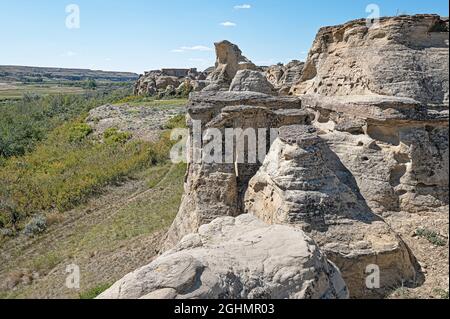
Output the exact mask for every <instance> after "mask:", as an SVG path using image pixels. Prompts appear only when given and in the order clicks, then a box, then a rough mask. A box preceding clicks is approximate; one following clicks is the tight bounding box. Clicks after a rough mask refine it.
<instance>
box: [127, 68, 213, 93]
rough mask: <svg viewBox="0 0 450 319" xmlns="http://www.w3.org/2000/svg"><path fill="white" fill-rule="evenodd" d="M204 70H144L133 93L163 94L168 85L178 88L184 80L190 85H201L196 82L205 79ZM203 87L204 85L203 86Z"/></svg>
mask: <svg viewBox="0 0 450 319" xmlns="http://www.w3.org/2000/svg"><path fill="white" fill-rule="evenodd" d="M206 76H207V74H206V73H205V72H198V71H197V69H162V70H155V71H149V72H146V73H145V74H144V75H141V76H140V77H139V79H138V80H137V82H136V84H135V86H134V94H135V95H156V94H158V93H161V94H164V92H166V90H167V89H168V87H171V88H178V87H179V86H180V85H181V84H182V83H184V82H185V81H189V82H190V83H191V85H192V86H197V85H202V84H198V82H201V81H204V80H206ZM203 87H204V86H203Z"/></svg>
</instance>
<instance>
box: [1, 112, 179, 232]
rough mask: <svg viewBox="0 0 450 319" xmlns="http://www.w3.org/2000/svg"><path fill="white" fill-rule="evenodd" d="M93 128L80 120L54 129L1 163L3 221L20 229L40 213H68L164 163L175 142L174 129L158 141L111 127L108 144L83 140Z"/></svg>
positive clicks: (8, 225)
mask: <svg viewBox="0 0 450 319" xmlns="http://www.w3.org/2000/svg"><path fill="white" fill-rule="evenodd" d="M74 132H77V134H75V136H76V137H80V136H85V135H86V134H87V133H88V132H89V130H88V129H87V127H86V126H84V125H82V124H80V123H79V122H78V121H74V122H69V123H67V124H64V125H62V126H59V127H58V128H56V129H55V130H53V131H52V132H51V133H50V134H49V135H48V138H47V139H46V140H45V141H43V142H41V143H40V144H39V145H38V146H37V147H36V149H35V150H34V151H33V152H31V153H28V154H26V155H25V156H22V157H11V158H9V159H7V160H6V162H5V165H4V166H3V167H0V180H1V181H2V183H1V184H0V199H2V200H0V202H1V203H7V202H8V203H10V204H9V205H3V206H4V207H1V206H0V216H2V217H1V219H2V221H3V222H2V223H3V224H5V226H6V227H9V228H12V229H13V230H16V226H18V227H19V228H22V227H23V226H24V225H23V221H24V220H25V219H26V217H28V216H33V215H34V214H35V213H36V212H50V211H54V212H65V211H67V210H70V209H72V208H74V207H77V206H78V205H80V204H83V203H85V202H86V200H87V199H88V198H89V197H90V196H92V195H94V194H97V193H99V192H100V191H101V190H102V189H103V188H104V187H105V186H106V185H109V184H115V183H119V182H121V181H123V180H124V179H126V178H127V177H128V176H131V175H132V174H133V173H135V172H137V171H139V170H141V169H143V168H146V167H149V166H151V165H157V164H164V163H166V162H167V161H168V160H169V152H170V149H171V147H172V145H173V144H174V142H172V141H170V138H169V137H170V134H169V133H170V132H165V133H164V134H162V136H161V138H160V139H159V140H158V141H157V142H154V143H146V142H140V141H129V138H130V135H129V134H128V133H123V132H118V131H117V130H109V131H108V132H105V139H107V140H108V142H106V143H101V142H100V141H97V140H95V139H86V138H84V139H80V138H77V139H76V140H77V141H78V142H77V143H73V140H74Z"/></svg>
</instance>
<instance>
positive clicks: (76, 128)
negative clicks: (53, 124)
mask: <svg viewBox="0 0 450 319" xmlns="http://www.w3.org/2000/svg"><path fill="white" fill-rule="evenodd" d="M92 131H93V130H92V127H90V126H89V125H88V124H86V123H79V124H75V125H73V126H72V127H70V128H69V140H70V141H71V142H81V141H82V140H84V139H85V138H86V137H87V136H88V135H89V134H91V133H92Z"/></svg>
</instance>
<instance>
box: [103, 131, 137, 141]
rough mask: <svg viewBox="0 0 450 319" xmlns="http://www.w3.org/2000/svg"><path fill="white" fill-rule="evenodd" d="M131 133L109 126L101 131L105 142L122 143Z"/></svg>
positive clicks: (129, 137)
mask: <svg viewBox="0 0 450 319" xmlns="http://www.w3.org/2000/svg"><path fill="white" fill-rule="evenodd" d="M131 137H132V135H131V133H129V132H120V131H119V130H118V129H117V128H114V127H111V128H109V129H107V130H106V131H105V132H104V133H103V138H104V139H105V141H106V142H107V143H119V144H123V143H125V142H127V141H128V140H129V139H131Z"/></svg>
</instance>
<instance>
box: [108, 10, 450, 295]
mask: <svg viewBox="0 0 450 319" xmlns="http://www.w3.org/2000/svg"><path fill="white" fill-rule="evenodd" d="M232 52H235V53H236V52H237V53H238V54H236V55H234V57H233V58H232V59H230V60H229V61H228V60H224V59H223V58H224V57H222V56H219V53H220V52H219V51H218V63H217V64H216V68H215V70H214V71H212V73H211V74H213V75H211V74H210V76H209V79H210V80H212V81H214V83H215V84H214V86H210V87H209V89H208V90H206V92H199V93H193V94H191V96H190V102H189V105H188V108H187V111H188V115H187V120H188V121H187V122H188V124H189V127H190V134H191V137H192V134H194V133H193V132H194V120H199V121H201V123H202V129H208V128H218V129H219V130H224V129H225V128H242V129H244V130H245V129H246V128H253V129H264V128H265V129H269V128H277V129H279V134H278V136H276V137H275V138H272V137H271V136H270V134H266V135H265V136H261V137H260V136H258V139H262V141H261V140H259V141H260V142H263V143H262V144H264V142H265V144H266V145H267V147H266V150H268V154H267V156H265V158H264V160H263V161H257V162H256V163H249V162H247V161H245V162H244V163H241V162H238V161H237V159H236V158H234V163H228V164H208V163H191V164H190V165H189V169H188V174H187V177H186V183H185V195H184V197H183V202H182V205H181V207H180V210H179V213H178V216H177V217H176V219H175V221H174V223H173V225H172V227H171V229H170V230H169V232H168V234H167V240H166V242H165V244H164V247H163V250H166V249H169V252H168V253H167V254H164V255H162V256H161V257H160V258H158V259H157V260H156V261H155V262H154V263H152V264H151V265H150V266H147V267H144V268H143V269H142V270H140V271H138V272H137V273H134V274H131V275H129V276H128V277H126V278H124V279H123V280H122V281H121V282H119V283H118V284H116V285H115V286H113V288H111V290H109V291H107V292H106V293H105V294H104V295H103V296H104V297H107V298H109V297H111V298H116V297H125V298H126V297H131V298H138V297H142V296H143V295H135V294H131V295H129V296H126V295H125V296H120V295H118V294H117V291H118V289H119V288H120V287H122V285H125V287H128V285H129V287H131V288H130V291H135V290H137V291H142V289H141V287H142V285H145V291H144V293H149V294H150V295H148V297H167V298H178V297H190V296H191V295H189V294H186V293H185V291H184V290H183V289H178V288H177V287H179V286H173V285H172V286H168V285H166V284H164V285H162V284H161V285H160V284H159V283H160V282H159V281H158V280H162V281H164V280H166V279H167V278H169V279H171V278H172V279H173V278H175V277H177V276H178V275H179V274H180V272H177V271H175V273H168V274H167V275H166V274H164V275H163V276H162V277H155V269H160V268H158V267H159V266H158V265H159V264H160V263H162V264H163V263H164V262H165V261H166V260H167V258H169V260H171V258H175V259H174V260H177V262H178V263H180V262H188V263H189V264H194V265H197V264H198V265H199V267H200V268H201V266H200V265H202V264H203V263H204V262H205V260H207V257H205V255H212V256H215V255H216V254H221V253H223V252H224V251H228V252H230V250H228V248H225V247H224V246H227V243H228V242H229V241H230V240H231V242H232V244H231V245H234V244H236V245H237V246H238V247H239V249H235V250H234V252H232V253H231V256H232V257H233V258H237V259H239V258H240V257H242V258H245V254H243V253H242V252H243V251H245V250H246V249H245V248H244V246H245V245H244V243H245V241H242V237H241V238H239V239H237V240H236V241H235V240H233V239H230V237H227V236H224V235H223V232H222V231H223V226H222V225H223V223H231V224H233V223H237V222H233V221H235V220H236V221H238V220H240V218H242V219H243V220H250V219H249V218H250V217H247V216H248V215H243V214H246V213H248V214H251V215H253V216H256V217H257V218H258V219H259V220H260V221H261V222H264V224H265V225H272V226H264V227H275V228H274V229H278V231H277V235H276V237H274V240H272V241H271V243H270V245H269V247H266V250H267V251H271V253H275V251H278V250H280V248H274V247H279V246H278V242H277V240H278V239H276V238H278V237H277V236H279V238H285V237H284V236H285V234H286V232H290V231H294V232H296V233H297V232H298V233H297V234H301V236H305V237H304V240H306V242H308V240H307V239H306V238H308V237H311V238H312V240H314V241H313V242H311V243H312V245H317V246H318V247H319V248H320V251H322V252H323V254H324V256H326V258H329V259H330V260H331V262H333V263H334V264H336V266H337V267H338V268H339V269H340V272H341V273H342V277H343V278H344V280H345V282H346V285H347V286H348V289H349V292H350V296H351V297H353V298H380V297H381V298H382V297H385V296H386V295H387V294H388V293H389V291H390V290H392V289H394V288H395V287H399V286H402V287H403V286H404V285H411V286H419V285H421V284H422V283H423V280H422V279H421V278H422V274H423V272H424V270H423V268H422V266H421V265H419V264H418V263H417V261H416V259H415V256H414V254H413V252H412V251H411V250H410V249H409V247H408V246H407V245H406V243H405V241H403V239H402V238H401V237H400V236H399V235H398V234H397V233H395V232H394V230H393V229H392V228H391V227H390V226H389V225H388V224H387V223H386V221H385V220H384V218H383V217H384V216H386V217H389V222H390V223H391V224H394V225H396V224H397V223H396V214H397V215H398V216H399V221H400V220H401V218H400V216H403V215H404V214H403V213H404V212H407V213H408V214H410V215H411V216H414V214H420V213H421V212H427V211H432V212H435V213H436V214H442V216H443V217H445V216H447V217H446V218H447V219H448V177H449V174H448V157H449V153H448V119H449V114H448V103H449V100H448V82H449V81H448V19H442V18H440V17H438V16H435V15H416V16H399V17H393V18H383V19H381V20H380V23H379V25H376V26H372V27H369V26H367V25H366V20H358V21H352V22H349V23H347V24H344V25H340V26H335V27H326V28H322V29H321V30H320V31H319V33H318V36H317V38H316V40H315V42H314V44H313V47H312V49H311V51H310V53H309V56H308V59H307V61H306V63H305V65H304V66H303V65H302V66H300V65H299V64H297V66H296V67H297V71H296V72H295V74H296V75H299V80H298V82H297V83H296V84H295V85H293V86H292V88H290V90H289V94H290V95H291V96H283V95H284V94H285V93H286V92H287V90H286V88H285V87H283V85H285V84H286V83H287V84H286V85H288V86H289V85H290V84H289V83H290V81H292V79H295V76H287V77H286V79H285V80H282V77H283V75H281V73H282V72H285V71H282V70H281V69H280V68H281V66H278V68H277V67H272V68H269V69H268V71H266V72H267V73H266V77H267V80H266V79H262V78H261V77H260V76H259V75H258V76H253V77H251V76H250V75H251V72H250V71H258V70H252V69H253V68H254V65H252V64H249V61H248V60H247V59H243V61H242V65H243V66H245V67H244V70H245V71H242V70H241V72H246V76H243V74H240V75H239V77H238V78H237V79H236V78H235V76H236V74H239V73H238V72H239V67H237V66H239V64H240V63H239V61H240V60H239V58H236V57H239V56H241V55H240V51H237V50H232ZM236 62H237V63H236ZM229 64H231V67H230V66H229ZM300 68H301V71H300ZM247 69H248V70H250V71H247ZM283 74H284V73H283ZM247 75H248V76H247ZM247 78H251V80H250V81H248V82H247V84H242V83H245V82H246V80H245V79H247ZM256 79H258V80H256ZM234 80H236V81H234ZM265 80H266V81H268V82H269V83H271V84H272V86H273V87H274V90H275V91H278V94H277V93H274V94H264V93H261V92H251V91H248V90H257V89H258V88H261V87H265V86H266V82H265ZM283 81H284V82H283ZM232 82H235V85H232V87H233V88H235V89H233V90H231V91H230V87H229V86H230V85H231V83H232ZM255 83H256V84H257V85H254V84H255ZM277 89H278V90H277ZM208 91H210V92H208ZM265 93H267V92H265ZM292 95H293V96H292ZM266 133H268V132H266ZM191 140H192V139H191ZM200 146H201V145H200ZM200 146H199V145H193V144H190V145H189V151H190V153H193V152H197V151H198V149H199V147H200ZM248 154H249V153H248V150H247V153H246V155H248ZM240 215H243V217H238V218H237V219H234V218H235V217H237V216H240ZM223 216H228V217H225V218H223ZM217 218H219V219H217ZM254 221H255V222H256V220H254ZM208 223H211V224H209V226H202V225H207V224H208ZM258 223H260V222H258ZM280 224H281V225H283V226H282V227H284V228H283V231H282V230H281V228H277V227H280V226H279V225H280ZM215 225H221V226H220V227H216V226H215ZM260 225H263V224H260ZM230 227H231V226H230ZM233 227H234V226H233ZM233 227H232V228H233ZM261 227H263V226H261ZM396 228H398V227H397V226H396ZM205 229H208V232H209V231H210V230H212V229H214V231H211V233H210V234H211V235H210V236H211V237H213V238H214V239H211V240H213V241H214V243H215V245H214V246H213V247H210V246H208V249H209V250H208V252H207V253H206V252H205V251H204V250H203V249H204V248H201V249H200V250H201V252H197V251H196V252H195V253H194V252H193V251H195V249H197V247H202V246H201V245H203V244H200V241H201V242H202V243H204V240H203V239H202V240H199V238H202V236H203V234H204V230H205ZM192 234H194V235H192ZM305 234H307V235H305ZM185 236H187V237H185ZM243 236H244V237H245V235H243ZM183 238H184V239H183ZM194 239H195V240H194ZM263 241H264V240H263ZM302 241H303V240H302ZM303 242H304V241H303ZM183 243H184V244H186V243H188V244H186V245H184V244H183ZM314 243H316V244H314ZM180 245H181V246H180ZM183 245H184V246H183ZM197 245H198V246H197ZM174 247H175V248H174ZM180 247H182V248H180ZM170 249H174V250H170ZM191 249H192V250H191ZM277 249H278V250H277ZM180 250H181V251H180ZM182 251H184V252H187V254H181V255H178V253H181V252H182ZM294 251H297V252H299V251H300V250H297V248H294ZM260 255H261V254H257V256H254V259H255V260H259V259H258V258H259V257H261V256H260ZM193 256H194V257H193ZM178 258H179V259H178ZM192 258H193V259H192ZM222 261H223V264H222V265H221V267H224V268H227V265H228V266H229V265H232V263H233V262H232V261H230V260H222ZM280 262H282V260H280ZM169 264H170V265H172V264H173V261H171V262H170V263H169ZM373 266H376V267H378V269H379V270H380V271H381V273H380V274H381V278H380V279H381V285H380V287H378V288H376V287H375V288H374V287H368V286H367V282H366V279H367V276H368V273H367V271H368V269H373V268H371V267H373ZM447 266H448V264H447ZM155 267H156V268H155ZM320 269H321V268H320V267H319V270H320ZM180 271H181V270H180ZM217 271H218V273H219V274H221V276H222V274H224V273H227V276H229V277H231V278H240V279H239V280H238V281H239V282H240V283H242V281H241V279H242V276H243V270H242V268H241V267H240V266H239V267H237V268H233V267H228V268H227V271H222V270H220V269H218V270H217ZM167 276H168V277H167ZM207 278H208V280H207V281H205V285H204V286H202V287H203V288H204V289H205V290H202V287H198V290H196V291H197V292H200V291H201V294H200V296H202V297H210V298H218V297H219V296H220V295H219V294H217V290H216V288H215V287H217V281H219V282H222V281H221V280H220V276H219V277H218V278H217V277H214V276H212V277H209V276H208V277H207ZM264 278H267V277H264ZM328 278H329V277H328ZM332 281H333V280H331V282H332ZM155 282H156V283H158V284H155ZM184 282H185V281H183V280H181V279H180V281H176V285H181V287H184ZM189 282H190V283H191V281H189ZM232 282H235V281H234V280H233V281H232ZM264 282H270V283H271V284H272V281H271V280H266V279H265V280H264ZM245 283H246V284H245V285H244V286H243V287H242V286H239V287H240V289H238V291H239V292H242V291H247V288H248V287H250V289H251V288H253V287H255V286H254V285H253V284H250V282H249V281H245ZM271 284H270V285H271ZM270 285H269V286H270ZM163 286H164V287H163ZM332 286H333V285H332ZM136 287H137V288H136ZM167 287H170V288H171V289H169V290H164V291H160V289H161V288H167ZM289 287H290V286H289ZM328 287H329V286H328ZM327 289H328V288H325V291H327ZM223 290H225V291H227V292H229V291H230V286H223V285H222V286H220V290H219V291H223ZM188 291H189V292H192V289H188ZM266 291H267V290H266ZM269 291H270V292H269V295H270V296H271V297H275V298H276V297H281V295H277V294H273V291H271V290H270V289H269ZM323 291H324V290H323V288H319V289H318V290H315V292H314V294H313V295H314V298H317V297H320V296H330V295H327V293H325V295H324V294H323ZM297 292H298V290H296V289H293V290H292V291H290V292H289V294H288V296H287V295H283V298H286V297H289V298H302V297H306V295H302V294H300V295H299V294H297ZM338 295H339V294H338ZM338 295H336V294H334V295H333V294H332V295H331V297H336V296H338ZM192 296H194V295H192ZM195 296H199V295H195ZM232 296H234V297H236V296H238V297H240V298H258V297H262V296H261V295H258V294H242V293H241V294H238V295H236V294H233V295H232Z"/></svg>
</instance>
